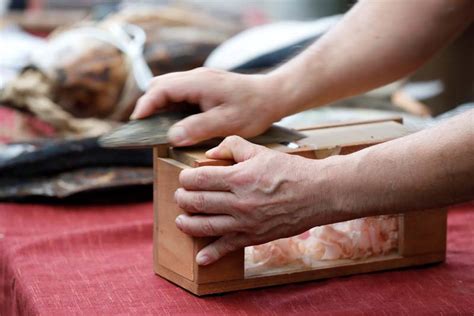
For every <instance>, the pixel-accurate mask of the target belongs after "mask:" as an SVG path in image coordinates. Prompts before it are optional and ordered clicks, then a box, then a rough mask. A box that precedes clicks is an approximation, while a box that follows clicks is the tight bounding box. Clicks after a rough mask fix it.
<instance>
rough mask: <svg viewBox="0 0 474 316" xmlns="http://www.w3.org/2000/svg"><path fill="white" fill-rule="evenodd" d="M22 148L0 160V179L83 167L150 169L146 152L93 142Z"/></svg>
mask: <svg viewBox="0 0 474 316" xmlns="http://www.w3.org/2000/svg"><path fill="white" fill-rule="evenodd" d="M11 146H18V144H16V145H11ZM7 148H8V145H7ZM25 148H27V150H25V151H24V152H22V153H20V154H18V155H15V156H13V157H12V158H10V159H7V157H4V159H0V179H2V180H4V179H5V178H18V177H36V176H46V175H52V174H57V173H59V172H63V171H67V170H73V169H79V168H85V167H111V166H130V167H131V166H135V167H151V166H152V165H153V154H152V151H151V150H150V149H112V148H103V147H101V146H100V145H99V143H98V139H97V138H86V139H80V140H62V141H45V142H43V143H37V142H36V143H35V144H34V147H31V146H29V147H28V146H26V147H25Z"/></svg>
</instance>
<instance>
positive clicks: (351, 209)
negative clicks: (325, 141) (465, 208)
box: [326, 110, 474, 221]
mask: <svg viewBox="0 0 474 316" xmlns="http://www.w3.org/2000/svg"><path fill="white" fill-rule="evenodd" d="M334 158H335V159H334V160H333V161H332V162H331V163H330V164H329V167H328V169H327V170H326V174H327V175H328V176H329V180H328V187H329V188H330V189H329V191H328V192H329V194H330V196H332V201H333V204H332V205H333V207H332V209H333V210H334V213H333V215H332V216H334V218H333V220H334V221H339V220H345V219H350V218H356V217H364V216H370V215H380V214H390V213H393V212H407V211H412V210H423V209H431V208H436V207H443V206H447V205H450V204H454V203H459V202H463V201H469V200H473V199H474V110H471V111H469V112H468V113H465V114H463V115H460V116H458V117H455V118H453V119H451V120H449V121H447V122H445V123H443V124H441V125H439V126H437V127H434V128H431V129H427V130H424V131H421V132H418V133H415V134H413V135H410V136H407V137H403V138H400V139H397V140H394V141H391V142H387V143H383V144H380V145H377V146H373V147H369V148H367V149H365V150H362V151H360V152H357V153H354V154H352V155H348V156H339V157H334Z"/></svg>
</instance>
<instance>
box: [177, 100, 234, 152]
mask: <svg viewBox="0 0 474 316" xmlns="http://www.w3.org/2000/svg"><path fill="white" fill-rule="evenodd" d="M232 111H233V109H222V108H213V109H211V110H209V111H207V112H203V113H199V114H195V115H191V116H189V117H187V118H185V119H183V120H181V121H180V122H178V123H176V124H175V125H174V126H173V127H171V128H170V130H169V132H168V140H169V141H170V143H171V144H173V145H174V146H190V145H194V144H196V143H199V142H201V141H203V140H207V139H211V138H214V137H219V136H223V135H228V134H230V133H232V132H234V131H235V130H238V129H239V128H240V126H239V125H238V124H239V121H238V113H235V114H232Z"/></svg>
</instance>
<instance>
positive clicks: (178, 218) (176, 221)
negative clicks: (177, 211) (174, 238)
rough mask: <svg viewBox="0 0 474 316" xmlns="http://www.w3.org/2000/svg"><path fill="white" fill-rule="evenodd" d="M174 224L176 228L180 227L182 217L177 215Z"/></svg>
mask: <svg viewBox="0 0 474 316" xmlns="http://www.w3.org/2000/svg"><path fill="white" fill-rule="evenodd" d="M174 222H175V223H176V225H177V226H178V227H181V225H182V224H183V216H182V215H179V216H178V217H176V219H175V221H174Z"/></svg>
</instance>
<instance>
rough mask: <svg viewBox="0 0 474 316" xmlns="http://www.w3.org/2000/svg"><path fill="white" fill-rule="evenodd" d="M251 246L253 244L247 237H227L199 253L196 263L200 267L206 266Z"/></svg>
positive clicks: (231, 235) (242, 235)
mask: <svg viewBox="0 0 474 316" xmlns="http://www.w3.org/2000/svg"><path fill="white" fill-rule="evenodd" d="M250 244H251V242H250V240H249V238H248V237H247V235H244V234H229V235H225V236H222V237H221V238H219V239H218V240H216V241H215V242H213V243H211V244H209V245H208V246H206V247H204V248H203V249H202V250H201V251H199V253H198V254H197V255H196V262H197V264H199V265H203V266H205V265H208V264H211V263H213V262H215V261H217V260H219V259H220V258H222V257H223V256H225V255H226V254H228V253H231V252H233V251H236V250H238V249H241V248H243V247H245V246H248V245H250Z"/></svg>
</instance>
